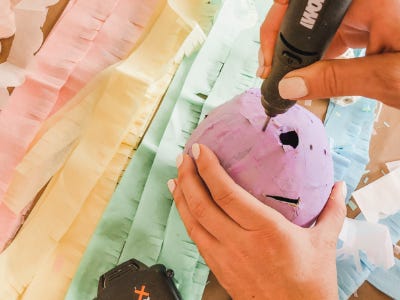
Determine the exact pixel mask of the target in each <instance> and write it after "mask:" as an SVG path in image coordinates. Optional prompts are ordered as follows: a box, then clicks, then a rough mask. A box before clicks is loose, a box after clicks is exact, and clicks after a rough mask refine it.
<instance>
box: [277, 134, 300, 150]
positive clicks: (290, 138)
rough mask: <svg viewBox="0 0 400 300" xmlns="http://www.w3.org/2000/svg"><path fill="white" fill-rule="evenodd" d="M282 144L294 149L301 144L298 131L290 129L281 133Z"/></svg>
mask: <svg viewBox="0 0 400 300" xmlns="http://www.w3.org/2000/svg"><path fill="white" fill-rule="evenodd" d="M279 139H280V140H281V143H282V145H288V146H292V147H293V148H294V149H296V148H297V146H298V145H299V136H298V135H297V132H296V131H294V130H293V131H289V132H285V133H281V134H280V135H279Z"/></svg>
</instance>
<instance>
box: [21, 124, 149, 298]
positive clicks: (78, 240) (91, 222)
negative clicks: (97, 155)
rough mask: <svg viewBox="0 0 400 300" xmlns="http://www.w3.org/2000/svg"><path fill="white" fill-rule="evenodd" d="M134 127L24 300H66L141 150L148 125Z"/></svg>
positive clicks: (35, 278) (26, 292)
mask: <svg viewBox="0 0 400 300" xmlns="http://www.w3.org/2000/svg"><path fill="white" fill-rule="evenodd" d="M134 123H135V124H133V127H132V128H131V129H130V132H129V133H128V135H127V136H126V137H125V139H124V141H123V142H122V144H121V145H120V147H119V149H118V151H117V153H116V154H115V155H114V157H113V159H112V160H111V162H110V163H109V165H108V167H107V169H106V171H105V172H104V174H103V175H102V177H101V178H100V180H99V181H98V182H97V184H96V186H95V187H94V188H93V190H92V191H91V192H90V195H89V196H88V198H87V199H86V200H85V202H84V204H83V205H82V209H81V210H80V212H79V214H78V216H77V217H76V219H75V220H74V221H73V223H72V225H71V227H70V228H69V230H68V231H67V232H66V234H65V235H64V236H63V237H62V238H61V240H60V241H59V243H58V245H57V247H56V248H55V249H54V251H53V252H52V253H51V254H50V255H49V256H48V257H47V259H46V261H45V263H44V264H43V265H41V266H40V269H39V270H38V272H37V274H36V275H35V277H34V278H33V280H32V282H31V283H30V284H29V286H28V287H27V289H26V290H25V292H24V294H23V295H22V296H21V297H20V299H24V300H28V299H32V300H36V299H64V297H65V294H66V292H67V289H68V286H69V284H70V281H71V279H72V277H73V276H74V274H75V271H76V269H77V267H78V264H79V261H80V259H81V257H82V254H83V252H84V250H85V248H86V245H87V243H88V241H89V239H90V237H91V235H92V234H93V231H94V229H95V227H96V224H97V222H98V220H99V219H100V217H101V215H102V213H103V211H104V209H105V207H106V205H107V203H108V200H109V199H110V197H111V195H112V193H113V192H114V189H115V186H116V184H117V182H118V179H119V176H120V174H121V172H122V170H123V168H124V167H125V166H126V163H127V161H128V157H129V156H131V155H132V151H133V149H136V147H137V144H138V140H139V137H138V136H137V135H136V132H137V131H141V130H142V129H143V127H144V126H145V124H141V123H140V122H138V121H135V122H134ZM49 278H51V280H49Z"/></svg>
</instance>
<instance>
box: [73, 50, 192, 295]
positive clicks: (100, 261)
mask: <svg viewBox="0 0 400 300" xmlns="http://www.w3.org/2000/svg"><path fill="white" fill-rule="evenodd" d="M191 63H192V58H187V59H185V60H184V61H183V63H182V64H181V66H180V69H179V70H178V72H177V73H176V75H175V78H174V81H173V82H172V84H171V86H170V87H169V90H168V92H167V94H166V96H165V98H164V100H163V102H162V104H161V107H160V109H159V111H158V113H157V115H156V116H155V119H154V120H153V121H152V123H151V126H150V128H149V130H148V132H147V134H146V135H145V137H144V139H143V141H142V142H141V144H140V147H139V149H138V151H137V152H136V154H135V156H134V157H133V158H132V161H131V163H130V164H129V166H128V168H127V170H126V171H125V173H124V176H123V177H122V179H121V182H120V184H119V186H118V187H117V189H116V192H115V193H114V195H113V197H112V199H111V201H110V203H109V205H108V207H107V209H106V211H105V213H104V214H103V216H102V219H101V220H100V222H99V225H98V226H97V228H96V231H95V233H94V235H93V237H92V239H91V241H90V243H89V244H88V247H87V250H86V252H85V254H84V256H83V257H82V260H81V263H80V267H79V269H78V271H77V273H76V275H75V277H74V279H73V281H72V284H71V287H70V289H69V292H68V295H67V299H77V298H84V299H86V298H88V299H89V298H92V297H94V296H95V291H96V286H97V283H98V278H99V276H100V275H101V274H103V273H105V272H106V271H108V270H109V269H111V268H112V267H113V266H115V265H116V264H117V263H118V258H119V256H120V254H119V253H120V252H121V251H122V248H123V241H124V240H125V239H126V237H127V235H128V231H129V228H130V226H131V224H132V219H133V217H134V215H135V213H136V208H137V205H138V202H139V199H140V196H141V193H142V191H143V188H144V184H145V182H146V180H147V176H148V172H149V171H150V167H151V165H152V164H153V160H154V157H155V155H156V152H157V147H158V144H159V142H160V140H161V137H162V134H163V132H164V130H165V127H166V125H167V122H168V121H169V118H170V116H171V112H172V109H173V107H174V105H175V103H176V100H177V99H178V96H179V93H180V91H181V89H182V85H183V83H184V79H185V78H186V76H187V72H188V71H189V68H190V66H191ZM128 186H129V189H128V188H124V187H128ZM126 191H129V194H128V193H126ZM109 249H112V251H111V250H109Z"/></svg>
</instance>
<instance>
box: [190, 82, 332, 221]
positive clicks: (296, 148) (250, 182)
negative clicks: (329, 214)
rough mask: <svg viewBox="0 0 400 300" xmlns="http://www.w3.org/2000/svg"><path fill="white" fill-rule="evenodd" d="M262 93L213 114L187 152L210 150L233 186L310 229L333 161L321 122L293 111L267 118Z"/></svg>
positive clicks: (329, 186)
mask: <svg viewBox="0 0 400 300" xmlns="http://www.w3.org/2000/svg"><path fill="white" fill-rule="evenodd" d="M260 98H261V94H260V90H259V89H251V90H249V91H247V92H245V93H243V94H241V95H239V96H237V97H235V98H234V99H232V100H231V101H229V102H227V103H225V104H223V105H221V106H219V107H217V108H216V109H214V110H213V111H212V112H211V113H210V114H209V115H208V116H207V117H206V119H205V120H204V121H202V122H201V124H200V125H199V127H197V129H196V130H195V131H194V132H193V134H192V136H191V138H190V139H189V141H188V143H187V144H186V147H185V152H186V153H189V154H190V155H191V153H190V152H191V151H188V149H191V146H192V145H193V144H194V143H200V144H204V145H207V146H208V147H209V148H210V149H211V150H213V151H214V152H215V154H216V155H217V156H218V158H219V160H220V162H221V165H222V166H223V167H224V169H225V170H226V171H227V172H228V174H229V175H230V176H231V177H232V178H233V180H234V181H235V182H236V183H237V184H239V185H240V186H242V187H243V188H244V189H246V190H247V191H248V192H249V193H251V194H252V195H253V196H255V197H256V198H257V199H258V200H260V201H261V202H263V203H265V204H266V205H268V206H270V207H272V208H274V209H276V210H277V211H279V212H280V213H281V214H282V215H284V216H285V217H286V218H287V219H288V220H290V221H291V222H293V223H295V224H297V225H299V226H302V227H309V226H311V225H312V224H313V223H314V222H315V220H316V218H317V217H318V215H319V214H320V213H321V211H322V209H323V207H324V206H325V203H326V201H327V200H328V197H329V194H330V192H331V189H332V186H333V184H334V181H333V161H332V156H331V154H330V151H329V142H328V138H327V135H326V132H325V128H324V126H323V124H322V122H321V121H320V120H319V119H318V118H317V117H316V116H315V115H314V114H312V113H310V112H309V111H308V110H306V109H304V108H303V107H301V106H299V105H295V106H294V107H293V108H291V109H290V110H289V111H288V112H287V113H285V114H283V115H278V116H276V117H275V118H273V119H272V120H271V122H270V124H269V126H268V128H267V130H266V131H265V132H263V131H262V127H263V125H264V122H265V119H266V116H265V113H264V109H263V107H262V105H261V100H260Z"/></svg>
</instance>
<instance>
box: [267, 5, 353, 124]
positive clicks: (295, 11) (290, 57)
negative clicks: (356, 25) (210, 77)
mask: <svg viewBox="0 0 400 300" xmlns="http://www.w3.org/2000/svg"><path fill="white" fill-rule="evenodd" d="M350 4H351V0H290V1H289V6H288V8H287V11H286V14H285V16H284V19H283V21H282V24H281V27H280V30H279V35H278V37H277V42H276V45H275V52H274V57H273V60H272V68H271V73H270V74H269V76H268V77H267V79H266V80H265V81H264V82H263V84H262V87H261V93H262V97H261V102H262V105H263V107H264V109H265V113H266V114H267V123H266V125H268V121H269V119H270V118H273V117H275V116H276V115H278V114H282V113H285V112H286V111H288V110H289V109H290V108H291V107H292V106H293V105H295V101H290V100H287V99H283V98H281V96H280V95H279V90H278V84H279V81H280V80H281V79H282V78H283V77H284V76H285V75H286V74H287V73H289V72H291V71H293V70H296V69H300V68H303V67H306V66H308V65H311V64H312V63H314V62H316V61H318V60H320V59H321V57H322V56H323V54H324V52H325V51H326V49H327V48H328V46H329V44H330V42H331V40H332V39H333V37H334V35H335V33H336V31H337V30H338V28H339V26H340V24H341V22H342V20H343V18H344V15H345V14H346V11H347V9H348V8H349V6H350ZM265 128H266V126H265V127H264V130H265Z"/></svg>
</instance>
